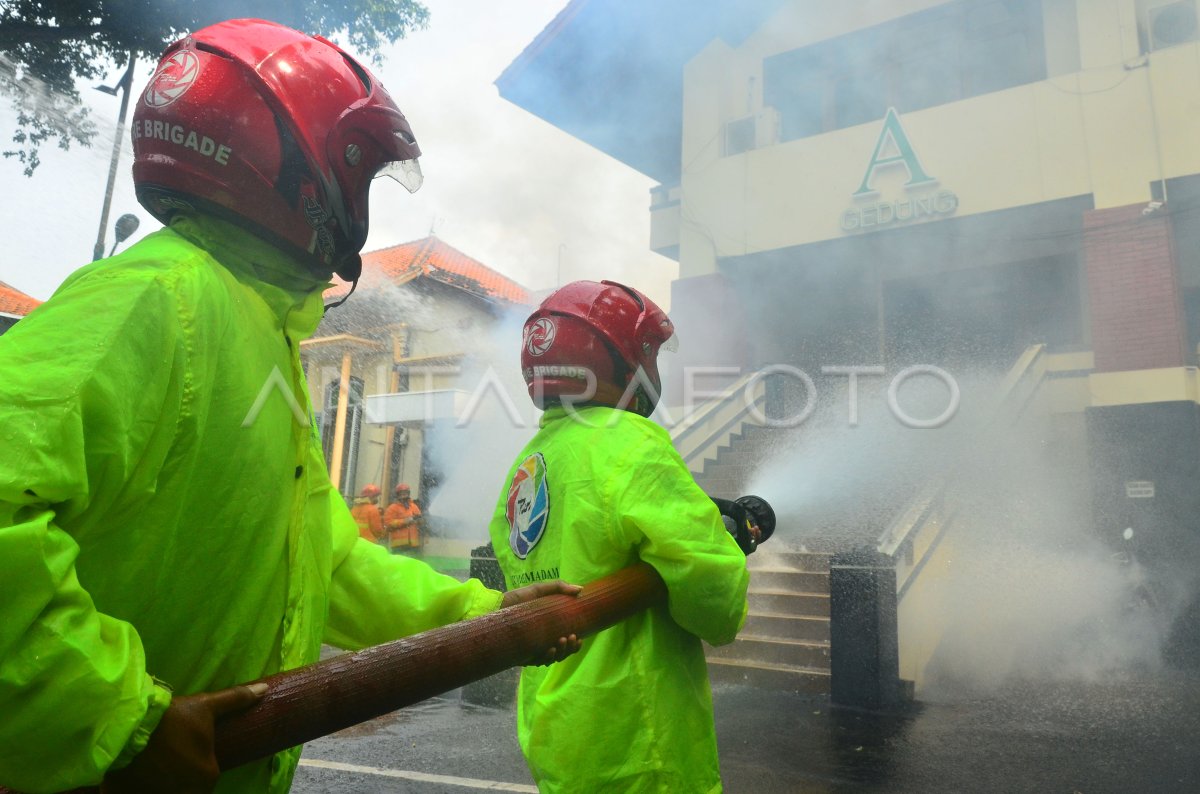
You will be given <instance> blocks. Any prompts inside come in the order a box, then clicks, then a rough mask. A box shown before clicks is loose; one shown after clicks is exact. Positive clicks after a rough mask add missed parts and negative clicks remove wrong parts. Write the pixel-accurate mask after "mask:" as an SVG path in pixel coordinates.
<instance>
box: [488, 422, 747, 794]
mask: <svg viewBox="0 0 1200 794" xmlns="http://www.w3.org/2000/svg"><path fill="white" fill-rule="evenodd" d="M489 530H490V533H491V539H492V544H493V546H494V548H495V549H496V557H497V559H498V560H499V562H500V565H501V568H502V569H503V571H504V575H505V579H506V582H507V585H508V586H509V587H510V588H511V587H519V586H522V585H526V584H529V583H531V582H535V581H541V580H544V579H558V578H561V579H564V580H566V581H568V582H572V583H575V584H586V583H587V582H591V581H593V580H595V579H598V578H600V577H602V576H605V575H607V574H610V573H613V572H614V571H617V570H619V569H621V568H624V567H627V566H629V565H631V564H633V563H635V562H637V561H638V560H644V561H645V562H648V563H649V564H650V565H652V566H653V567H654V568H655V569H656V570H657V571H658V573H659V574H660V575H661V576H662V578H663V580H664V581H665V582H666V585H667V592H668V603H667V605H666V606H664V607H655V608H653V609H649V610H646V611H644V612H640V613H638V614H636V615H634V616H633V617H631V618H628V619H627V620H625V621H623V622H621V623H619V624H617V625H616V626H613V627H611V628H609V629H606V630H605V631H603V632H601V633H599V634H597V635H596V636H595V637H591V638H588V639H586V640H584V642H583V648H582V650H581V651H580V652H579V653H577V654H575V655H573V656H570V657H568V658H567V659H565V660H563V661H562V662H559V663H558V664H554V665H551V666H549V667H527V668H525V669H524V670H523V671H522V673H521V683H520V689H519V695H518V705H517V735H518V738H519V740H520V743H521V749H522V750H523V751H524V753H525V758H526V760H527V761H528V763H529V767H530V770H531V771H532V773H533V777H534V779H535V780H536V781H537V784H538V788H539V790H540V791H541V792H543V794H553V793H554V792H571V793H572V794H585V793H586V792H597V793H599V792H605V793H607V792H663V793H664V794H667V793H669V794H676V793H677V792H707V791H719V790H720V787H721V779H720V773H719V770H718V765H717V743H716V735H715V731H714V729H713V711H712V692H711V690H710V688H709V682H708V669H707V666H706V664H705V660H704V651H703V648H702V646H701V643H700V640H701V639H704V640H706V641H708V642H709V643H711V644H713V645H721V644H724V643H728V642H731V641H732V640H733V639H734V637H735V635H736V634H737V632H738V630H739V629H740V628H741V626H742V623H743V622H744V621H745V617H746V607H747V605H746V588H747V585H748V584H749V573H748V572H747V570H746V557H745V555H744V554H743V553H742V552H741V550H739V549H738V547H737V544H736V543H735V542H734V540H733V538H732V537H731V536H730V535H729V533H728V532H726V531H725V527H724V524H723V523H722V522H721V518H720V515H719V513H718V512H717V509H716V507H715V506H714V505H713V502H712V501H711V500H710V499H709V498H708V497H707V496H706V495H705V494H704V492H703V491H701V490H700V488H699V487H698V486H697V485H696V483H695V481H694V480H693V479H692V476H691V473H690V472H689V471H688V470H687V467H686V465H685V464H684V462H683V460H682V459H681V458H680V457H679V454H678V453H677V452H676V451H675V449H674V447H672V446H671V440H670V437H669V436H668V435H667V433H666V431H665V430H663V428H661V427H659V426H658V425H656V424H655V423H654V422H651V421H650V420H648V419H644V418H642V417H641V416H638V415H636V414H633V413H629V412H627V411H620V410H615V409H612V408H604V407H590V408H584V409H579V410H577V411H575V412H574V415H568V414H567V413H566V412H565V411H564V410H563V409H562V408H552V409H550V410H548V411H547V412H546V413H545V414H543V416H542V419H541V430H540V431H539V432H538V434H537V435H536V436H535V437H534V438H533V440H532V441H531V442H530V443H529V444H528V446H526V447H525V449H524V451H523V452H522V453H521V455H520V456H519V457H518V459H517V462H516V464H515V465H514V466H513V468H512V469H511V470H510V472H509V475H508V479H507V480H506V481H505V487H504V490H503V491H502V492H501V494H500V500H499V503H498V504H497V506H496V510H495V512H494V514H493V516H492V520H491V524H490V526H489Z"/></svg>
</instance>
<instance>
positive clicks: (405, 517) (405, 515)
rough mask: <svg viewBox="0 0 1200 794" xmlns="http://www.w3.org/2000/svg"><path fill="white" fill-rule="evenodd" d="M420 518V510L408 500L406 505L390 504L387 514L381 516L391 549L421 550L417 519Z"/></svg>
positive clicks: (414, 503)
mask: <svg viewBox="0 0 1200 794" xmlns="http://www.w3.org/2000/svg"><path fill="white" fill-rule="evenodd" d="M420 517H421V508H419V507H417V503H416V502H413V501H411V500H409V502H408V504H407V505H404V504H401V503H400V502H392V503H391V504H390V505H388V508H387V512H385V513H384V514H383V524H384V526H386V527H387V530H388V534H389V535H390V536H391V546H392V548H393V549H419V548H421V530H420V527H419V526H418V524H417V519H418V518H420Z"/></svg>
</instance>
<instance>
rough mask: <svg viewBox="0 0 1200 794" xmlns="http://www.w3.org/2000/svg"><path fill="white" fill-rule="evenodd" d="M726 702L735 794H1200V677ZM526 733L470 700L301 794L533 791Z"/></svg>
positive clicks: (324, 746) (302, 778) (725, 764)
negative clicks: (895, 696) (840, 702)
mask: <svg viewBox="0 0 1200 794" xmlns="http://www.w3.org/2000/svg"><path fill="white" fill-rule="evenodd" d="M714 702H715V708H716V717H717V736H718V742H719V746H720V753H721V768H722V777H723V779H724V783H725V790H726V791H727V792H733V793H734V794H742V792H746V793H747V794H749V793H753V794H774V793H776V792H848V791H888V792H891V791H896V792H1063V793H1064V794H1073V793H1074V792H1079V794H1098V793H1101V792H1114V794H1116V793H1118V792H1119V793H1121V794H1125V793H1126V792H1200V674H1196V673H1194V672H1193V673H1184V672H1176V671H1172V672H1165V673H1159V674H1155V675H1153V676H1149V675H1141V676H1128V677H1115V678H1113V677H1110V678H1109V679H1107V680H1104V681H1096V682H1061V683H1038V684H1030V683H1012V684H1008V685H1005V686H1004V687H1001V688H997V689H992V690H989V691H987V692H980V691H972V690H968V689H958V690H954V689H950V688H946V687H943V688H942V689H941V691H940V692H934V693H931V694H930V695H928V696H927V697H926V699H925V702H923V703H921V704H919V705H916V706H913V707H912V708H911V709H909V710H908V711H907V712H906V713H903V714H899V715H890V716H889V715H876V714H867V713H862V712H855V711H849V710H844V709H833V708H831V707H830V705H829V703H828V700H827V699H825V698H820V697H816V698H814V697H812V696H802V695H794V694H787V693H779V692H767V691H762V690H757V689H752V688H749V687H744V686H719V687H716V688H715V689H714ZM514 721H515V713H514V711H513V709H512V707H485V706H478V705H473V704H471V703H466V702H464V701H463V700H462V699H461V692H458V691H456V692H453V693H450V694H449V695H447V696H445V697H442V698H435V699H433V700H430V701H426V702H425V703H422V704H420V705H418V706H415V707H412V708H409V709H405V710H403V711H401V712H397V713H396V714H393V715H389V716H387V717H383V718H380V719H378V720H375V721H372V722H370V723H366V724H364V725H361V726H357V727H355V728H352V729H350V730H347V731H343V732H341V733H339V734H335V735H334V736H330V737H326V738H324V739H321V740H318V741H316V742H311V743H310V744H309V745H308V747H307V748H306V750H305V753H304V759H305V760H304V761H303V762H302V763H303V764H304V765H303V766H302V767H301V769H300V770H299V772H298V773H297V776H296V781H295V784H294V786H293V789H292V790H293V791H294V792H299V793H300V794H315V793H316V792H430V793H431V794H461V793H462V792H466V791H470V790H479V789H490V790H498V791H532V790H533V789H532V779H531V778H530V776H529V773H528V771H527V770H526V768H525V765H524V762H523V760H522V758H521V753H520V750H519V748H518V747H517V742H516V731H515V725H514ZM317 764H320V765H319V766H318V765H317ZM331 764H332V765H341V766H335V767H331ZM439 776H440V777H439Z"/></svg>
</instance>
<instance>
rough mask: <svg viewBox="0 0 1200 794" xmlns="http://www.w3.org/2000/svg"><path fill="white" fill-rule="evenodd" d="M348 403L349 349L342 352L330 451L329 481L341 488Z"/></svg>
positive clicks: (338, 488)
mask: <svg viewBox="0 0 1200 794" xmlns="http://www.w3.org/2000/svg"><path fill="white" fill-rule="evenodd" d="M349 403H350V351H349V350H346V352H345V353H343V354H342V373H341V380H340V381H339V382H338V404H337V418H336V420H335V421H334V423H333V451H332V452H331V453H330V457H331V458H332V460H330V461H329V481H330V482H331V483H333V487H334V488H336V489H337V490H338V491H341V490H342V483H341V480H342V449H343V447H344V446H345V444H346V413H347V412H348V410H349V407H350V406H349Z"/></svg>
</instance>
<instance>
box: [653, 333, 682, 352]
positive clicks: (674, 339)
mask: <svg viewBox="0 0 1200 794" xmlns="http://www.w3.org/2000/svg"><path fill="white" fill-rule="evenodd" d="M658 350H659V352H660V353H661V352H663V351H665V352H667V353H678V352H679V334H676V333H672V334H671V337H670V338H669V339H668V340H667V341H665V342H663V343H662V345H660V346H659V348H658Z"/></svg>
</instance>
